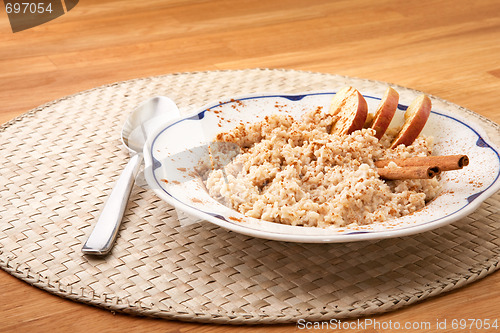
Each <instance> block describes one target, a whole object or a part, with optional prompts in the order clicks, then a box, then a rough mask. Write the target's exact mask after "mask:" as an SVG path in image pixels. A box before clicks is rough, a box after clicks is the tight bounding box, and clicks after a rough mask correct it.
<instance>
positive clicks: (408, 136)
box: [391, 95, 432, 148]
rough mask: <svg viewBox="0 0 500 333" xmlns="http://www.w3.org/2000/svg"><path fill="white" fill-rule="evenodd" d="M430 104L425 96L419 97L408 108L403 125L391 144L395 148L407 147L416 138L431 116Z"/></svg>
mask: <svg viewBox="0 0 500 333" xmlns="http://www.w3.org/2000/svg"><path fill="white" fill-rule="evenodd" d="M431 108H432V102H431V100H430V98H429V97H428V96H426V95H420V96H418V97H417V98H415V100H414V101H413V102H412V103H411V104H410V106H408V109H406V112H405V123H404V125H403V127H402V128H401V130H400V131H399V133H398V135H397V136H396V138H395V139H394V141H393V142H392V144H391V148H395V147H397V146H399V145H401V144H403V145H405V146H409V145H411V144H412V143H413V141H414V140H415V139H416V138H417V137H418V135H419V134H420V132H422V129H423V128H424V126H425V123H426V122H427V119H429V115H430V114H431Z"/></svg>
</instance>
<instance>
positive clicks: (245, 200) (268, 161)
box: [204, 108, 439, 227]
mask: <svg viewBox="0 0 500 333" xmlns="http://www.w3.org/2000/svg"><path fill="white" fill-rule="evenodd" d="M331 117H332V116H331V115H329V114H327V113H325V112H323V111H322V110H321V109H320V108H318V109H316V110H312V111H310V112H308V113H306V114H305V115H304V116H303V117H302V118H301V119H298V120H296V119H294V118H292V117H291V116H289V115H283V114H279V115H273V116H269V117H266V118H265V120H263V121H261V122H258V123H255V124H251V125H247V126H245V125H240V126H238V127H236V128H235V129H233V130H231V131H229V132H226V133H221V134H219V135H218V137H217V140H218V141H224V142H233V143H235V144H237V145H239V147H240V149H241V153H240V154H239V155H237V156H236V157H235V158H234V159H233V161H232V162H231V163H229V164H228V165H226V166H225V168H224V170H222V169H214V170H209V171H207V173H206V174H205V175H204V181H205V185H206V187H207V189H208V191H209V194H210V195H211V196H212V197H214V198H216V199H217V200H219V201H221V202H223V203H224V204H225V205H227V206H229V207H231V208H233V209H235V210H237V211H238V212H240V213H242V214H244V215H246V216H250V217H254V218H258V219H263V220H266V221H271V222H277V223H283V224H288V225H298V226H309V227H326V226H337V227H343V226H347V225H352V226H355V225H356V224H357V225H365V224H371V223H376V222H382V221H385V220H388V219H391V218H396V217H400V216H404V215H408V214H411V213H413V212H415V211H417V210H419V209H421V208H423V207H424V206H425V204H426V202H428V201H429V200H432V199H433V198H434V197H435V196H436V194H437V192H438V190H439V183H438V180H437V179H436V178H432V179H413V180H394V181H387V180H382V179H381V178H380V177H379V175H378V173H377V171H376V168H375V166H374V161H376V160H381V159H392V158H407V157H411V156H428V155H430V154H431V153H432V146H433V144H432V138H430V137H424V136H419V137H418V138H417V139H416V140H415V141H414V142H413V144H411V145H409V146H403V145H401V146H398V147H397V148H394V149H388V147H389V146H390V143H391V140H392V139H393V138H394V136H395V135H396V132H395V131H394V130H389V131H387V133H386V134H385V135H384V136H383V137H382V139H381V140H380V141H379V140H378V139H377V138H376V137H375V130H373V129H371V128H366V129H362V130H357V131H354V132H353V133H351V134H349V135H337V134H329V132H330V128H329V127H330V125H329V124H331V123H332V118H331Z"/></svg>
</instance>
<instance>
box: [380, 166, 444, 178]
mask: <svg viewBox="0 0 500 333" xmlns="http://www.w3.org/2000/svg"><path fill="white" fill-rule="evenodd" d="M377 172H378V174H379V176H380V178H382V179H385V180H404V179H430V178H433V177H434V176H436V175H438V174H439V173H440V170H439V168H438V167H432V166H426V165H418V166H406V167H394V168H393V167H384V168H377Z"/></svg>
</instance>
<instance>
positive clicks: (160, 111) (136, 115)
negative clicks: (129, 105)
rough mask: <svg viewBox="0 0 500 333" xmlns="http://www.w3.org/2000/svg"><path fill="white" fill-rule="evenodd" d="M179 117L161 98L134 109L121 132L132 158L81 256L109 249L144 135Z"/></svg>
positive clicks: (171, 104)
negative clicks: (160, 124)
mask: <svg viewBox="0 0 500 333" xmlns="http://www.w3.org/2000/svg"><path fill="white" fill-rule="evenodd" d="M179 116H180V113H179V109H178V108H177V106H176V105H175V103H174V102H173V101H172V100H171V99H169V98H167V97H163V96H159V97H153V98H151V99H149V100H147V101H146V102H144V103H143V104H141V105H140V106H139V107H137V108H136V109H135V110H134V111H133V112H132V113H131V114H130V116H129V117H128V118H127V120H126V121H125V124H124V125H123V129H122V135H121V137H122V141H123V144H124V145H125V146H126V147H127V148H128V150H129V152H130V154H131V155H132V157H131V158H130V161H129V162H128V164H127V166H126V167H125V169H124V170H123V172H122V174H121V175H120V177H119V178H118V180H117V182H116V183H115V186H114V187H113V190H112V191H111V194H110V195H109V198H108V200H107V201H106V204H105V205H104V208H103V210H102V212H101V215H100V216H99V220H98V221H97V223H96V225H95V226H94V229H93V230H92V233H91V234H90V236H89V238H88V239H87V242H85V245H83V248H82V252H83V253H85V254H94V255H104V254H107V253H108V252H109V251H110V250H111V248H112V247H113V244H114V241H115V238H116V235H117V234H118V229H119V227H120V224H121V221H122V218H123V214H124V212H125V208H126V207H127V202H128V198H129V196H130V192H131V191H132V187H133V186H134V182H135V178H136V176H137V173H138V172H139V169H140V167H141V165H142V161H143V155H142V150H143V147H144V143H145V142H146V136H147V134H148V132H150V130H151V129H152V128H153V126H156V124H159V123H164V122H167V121H168V120H170V119H173V118H178V117H179Z"/></svg>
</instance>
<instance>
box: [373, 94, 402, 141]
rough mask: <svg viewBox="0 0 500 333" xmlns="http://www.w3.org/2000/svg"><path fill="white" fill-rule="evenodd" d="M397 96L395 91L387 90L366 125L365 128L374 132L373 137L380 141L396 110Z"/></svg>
mask: <svg viewBox="0 0 500 333" xmlns="http://www.w3.org/2000/svg"><path fill="white" fill-rule="evenodd" d="M398 101H399V94H398V92H397V91H396V90H394V89H392V88H391V87H389V88H387V90H386V91H385V93H384V96H383V97H382V100H381V101H380V105H379V106H378V109H377V111H375V115H374V116H373V119H372V120H371V122H369V123H368V126H367V127H371V128H373V129H374V130H375V132H376V134H375V137H376V138H377V139H379V140H380V138H381V137H382V136H383V135H384V133H385V131H386V130H387V128H388V127H389V124H390V123H391V120H392V118H393V117H394V114H395V113H396V109H397V108H398Z"/></svg>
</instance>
